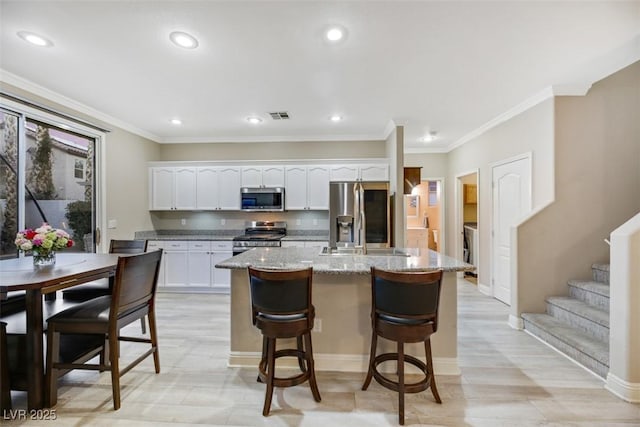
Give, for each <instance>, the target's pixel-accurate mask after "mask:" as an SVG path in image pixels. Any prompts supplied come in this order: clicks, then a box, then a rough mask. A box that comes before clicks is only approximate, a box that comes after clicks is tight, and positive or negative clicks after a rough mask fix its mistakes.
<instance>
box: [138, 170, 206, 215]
mask: <svg viewBox="0 0 640 427" xmlns="http://www.w3.org/2000/svg"><path fill="white" fill-rule="evenodd" d="M150 171H151V189H150V194H151V197H150V201H149V209H151V210H178V209H196V170H195V168H190V167H166V168H165V167H155V168H151V169H150Z"/></svg>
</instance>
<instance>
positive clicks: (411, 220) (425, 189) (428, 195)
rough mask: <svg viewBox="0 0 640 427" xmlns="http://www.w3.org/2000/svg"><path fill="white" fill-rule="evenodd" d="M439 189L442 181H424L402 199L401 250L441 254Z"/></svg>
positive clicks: (442, 239)
mask: <svg viewBox="0 0 640 427" xmlns="http://www.w3.org/2000/svg"><path fill="white" fill-rule="evenodd" d="M443 188H444V186H443V179H442V178H433V179H426V180H422V181H421V182H420V184H418V185H416V186H415V187H413V189H412V190H411V194H406V195H405V196H404V202H405V215H406V222H405V224H406V231H405V240H406V241H405V247H407V248H428V249H430V250H432V251H435V252H440V253H444V237H443V235H442V230H443V229H444V226H443V219H444V218H443V215H442V207H443V206H444V203H443V200H444V194H443V192H442V189H443Z"/></svg>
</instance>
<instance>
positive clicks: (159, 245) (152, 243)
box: [147, 240, 165, 287]
mask: <svg viewBox="0 0 640 427" xmlns="http://www.w3.org/2000/svg"><path fill="white" fill-rule="evenodd" d="M158 249H164V242H163V241H161V240H149V241H148V242H147V252H153V251H157V250H158ZM164 264H165V254H164V252H163V253H162V259H161V260H160V271H159V272H158V286H159V287H162V286H164Z"/></svg>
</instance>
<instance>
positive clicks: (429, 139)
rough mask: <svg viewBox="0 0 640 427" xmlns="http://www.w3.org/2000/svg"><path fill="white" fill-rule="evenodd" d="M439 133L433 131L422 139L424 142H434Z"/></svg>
mask: <svg viewBox="0 0 640 427" xmlns="http://www.w3.org/2000/svg"><path fill="white" fill-rule="evenodd" d="M437 135H438V132H435V131H431V132H429V133H428V134H426V135H425V136H423V137H422V138H420V141H422V142H433V141H435V139H436V138H437Z"/></svg>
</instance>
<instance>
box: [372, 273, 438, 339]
mask: <svg viewBox="0 0 640 427" xmlns="http://www.w3.org/2000/svg"><path fill="white" fill-rule="evenodd" d="M441 284H442V271H441V270H437V271H431V272H394V271H386V270H380V269H377V268H375V267H371V290H372V294H371V298H372V311H373V313H381V314H385V315H388V316H394V317H399V318H407V319H425V320H433V322H434V330H435V328H437V323H438V307H439V305H440V287H441Z"/></svg>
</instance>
